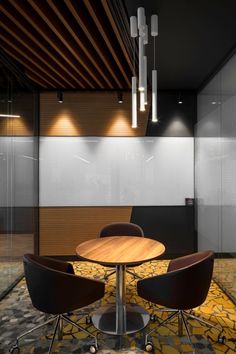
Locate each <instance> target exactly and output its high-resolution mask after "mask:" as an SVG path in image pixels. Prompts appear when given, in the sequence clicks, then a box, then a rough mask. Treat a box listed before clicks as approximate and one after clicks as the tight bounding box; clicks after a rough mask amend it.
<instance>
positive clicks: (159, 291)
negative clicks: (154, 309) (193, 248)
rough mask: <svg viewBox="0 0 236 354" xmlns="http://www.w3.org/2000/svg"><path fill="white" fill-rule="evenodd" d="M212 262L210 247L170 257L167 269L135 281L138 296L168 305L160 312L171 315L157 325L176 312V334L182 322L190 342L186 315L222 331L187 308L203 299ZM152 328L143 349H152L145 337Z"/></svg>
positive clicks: (200, 302)
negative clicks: (162, 272) (177, 326)
mask: <svg viewBox="0 0 236 354" xmlns="http://www.w3.org/2000/svg"><path fill="white" fill-rule="evenodd" d="M213 265H214V253H213V252H212V251H204V252H198V253H194V254H191V255H188V256H184V257H180V258H176V259H173V260H171V261H170V263H169V266H168V270H167V273H165V274H161V275H157V276H153V277H150V278H146V279H143V280H140V281H138V283H137V291H138V295H139V296H140V297H142V298H144V299H145V300H147V301H150V302H152V303H154V304H158V305H161V306H164V307H166V308H168V309H169V310H167V309H164V310H162V311H163V312H164V311H167V312H171V315H170V316H169V317H168V318H167V319H166V320H164V321H163V322H161V323H160V326H162V325H163V324H165V323H166V322H168V321H169V320H171V319H172V318H174V317H175V316H177V317H178V319H179V335H182V326H183V325H184V327H185V330H186V333H187V336H188V339H189V342H190V343H191V345H192V346H193V344H192V341H191V336H190V331H189V327H188V323H187V319H188V318H191V319H195V320H198V321H199V322H201V323H203V324H205V325H207V326H209V327H214V328H217V329H219V330H220V332H222V329H220V328H218V327H216V326H214V325H213V324H211V323H209V322H207V321H205V320H202V319H201V318H199V317H196V316H194V315H193V314H192V313H191V312H189V311H188V310H191V309H193V308H195V307H197V306H200V305H201V304H202V303H203V302H204V301H205V299H206V297H207V294H208V291H209V287H210V283H211V279H212V273H213ZM173 309H174V310H173ZM156 330H157V328H154V329H153V330H152V331H150V332H149V333H147V334H146V337H145V347H146V350H147V351H152V349H153V345H152V342H151V341H148V337H149V336H150V334H151V333H153V332H154V331H156ZM224 340H225V337H224V336H221V334H220V335H219V337H218V341H219V342H220V343H222V342H224Z"/></svg>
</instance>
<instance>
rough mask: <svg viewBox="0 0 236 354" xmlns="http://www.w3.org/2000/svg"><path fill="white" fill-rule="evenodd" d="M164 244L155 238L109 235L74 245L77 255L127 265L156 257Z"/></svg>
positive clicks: (102, 262) (85, 258)
mask: <svg viewBox="0 0 236 354" xmlns="http://www.w3.org/2000/svg"><path fill="white" fill-rule="evenodd" d="M164 252H165V246H164V245H163V244H162V243H161V242H158V241H156V240H152V239H150V238H146V237H136V236H110V237H101V238H96V239H93V240H89V241H85V242H83V243H81V244H80V245H78V246H77V247H76V253H77V255H78V256H79V257H80V258H82V259H84V260H87V261H92V262H95V263H100V264H104V265H119V264H122V265H124V264H125V265H129V264H135V263H137V264H138V263H143V262H147V261H150V260H152V259H155V258H157V257H158V256H160V255H161V254H163V253H164Z"/></svg>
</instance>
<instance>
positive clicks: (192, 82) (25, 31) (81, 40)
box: [0, 0, 236, 90]
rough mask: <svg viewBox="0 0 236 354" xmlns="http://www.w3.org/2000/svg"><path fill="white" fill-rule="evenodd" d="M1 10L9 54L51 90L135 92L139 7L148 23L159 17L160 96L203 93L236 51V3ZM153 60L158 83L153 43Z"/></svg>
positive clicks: (42, 5)
mask: <svg viewBox="0 0 236 354" xmlns="http://www.w3.org/2000/svg"><path fill="white" fill-rule="evenodd" d="M122 5H124V6H122ZM0 6H1V15H0V22H1V26H0V46H1V48H2V49H3V50H4V51H5V52H6V53H7V54H8V55H10V56H11V57H12V58H13V59H14V60H16V61H17V62H18V63H19V65H20V66H21V67H23V69H24V71H25V73H26V74H27V75H28V77H29V78H30V79H31V80H32V81H33V82H35V83H36V84H37V86H38V87H40V88H43V89H58V88H65V89H90V90H91V89H129V88H130V78H131V72H132V71H131V69H132V63H131V61H132V59H131V58H132V53H131V51H130V44H131V41H130V38H129V33H128V31H129V28H128V24H129V22H128V21H129V16H131V15H135V14H136V10H137V7H139V6H143V7H145V9H146V15H147V21H149V20H150V15H151V14H152V13H157V14H158V16H159V36H158V39H157V66H158V89H178V90H188V89H193V90H195V89H198V88H199V87H200V86H201V85H202V83H203V82H204V81H205V80H206V79H207V78H208V77H209V76H210V75H211V74H212V73H213V72H214V71H215V70H216V69H217V67H219V65H220V64H221V63H222V61H223V60H224V59H225V58H226V57H227V55H228V54H229V53H230V52H231V51H232V50H233V48H235V45H236V20H235V18H236V0H2V1H1V3H0ZM123 7H124V8H123ZM125 8H126V10H127V14H128V16H126V18H125V14H126V11H125ZM115 10H116V11H115ZM122 15H123V19H122ZM147 54H148V68H149V81H150V77H151V76H150V72H151V69H152V66H153V62H152V58H153V45H152V42H151V43H150V44H149V46H148V53H147Z"/></svg>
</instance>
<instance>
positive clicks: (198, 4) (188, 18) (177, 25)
mask: <svg viewBox="0 0 236 354" xmlns="http://www.w3.org/2000/svg"><path fill="white" fill-rule="evenodd" d="M124 1H125V4H126V7H127V9H128V13H129V16H131V15H135V14H136V9H137V7H138V6H143V7H144V8H145V9H146V17H147V20H148V21H150V15H151V14H152V13H157V14H158V19H159V36H158V39H157V65H158V88H161V89H198V88H199V87H200V86H201V85H202V83H203V82H204V81H205V80H206V79H207V78H208V77H209V76H210V75H211V74H212V73H213V72H214V71H215V70H216V69H217V68H218V67H219V65H220V64H221V63H222V61H223V60H224V59H225V58H226V57H227V55H229V53H230V52H231V51H232V50H233V48H235V45H236V0H124ZM150 47H151V48H150ZM151 52H152V46H151V45H149V53H148V54H149V58H150V60H151V58H152V53H151ZM150 66H151V65H150Z"/></svg>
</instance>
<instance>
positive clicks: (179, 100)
mask: <svg viewBox="0 0 236 354" xmlns="http://www.w3.org/2000/svg"><path fill="white" fill-rule="evenodd" d="M178 104H183V100H182V94H181V92H179V99H178Z"/></svg>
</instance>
